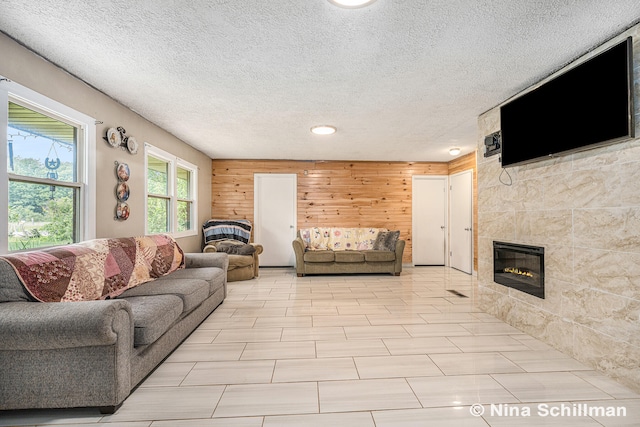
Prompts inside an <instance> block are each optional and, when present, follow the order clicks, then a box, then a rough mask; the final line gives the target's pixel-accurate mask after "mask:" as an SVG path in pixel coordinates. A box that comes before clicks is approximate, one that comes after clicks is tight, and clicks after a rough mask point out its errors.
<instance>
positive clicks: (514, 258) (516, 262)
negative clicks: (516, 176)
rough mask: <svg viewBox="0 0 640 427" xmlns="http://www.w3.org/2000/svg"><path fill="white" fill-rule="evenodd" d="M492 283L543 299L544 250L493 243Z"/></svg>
mask: <svg viewBox="0 0 640 427" xmlns="http://www.w3.org/2000/svg"><path fill="white" fill-rule="evenodd" d="M493 281H494V282H496V283H499V284H501V285H503V286H508V287H510V288H513V289H517V290H519V291H522V292H526V293H528V294H530V295H533V296H536V297H538V298H542V299H544V248H542V247H539V246H527V245H519V244H516V243H505V242H495V241H494V242H493Z"/></svg>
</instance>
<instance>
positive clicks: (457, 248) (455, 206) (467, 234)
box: [449, 171, 473, 274]
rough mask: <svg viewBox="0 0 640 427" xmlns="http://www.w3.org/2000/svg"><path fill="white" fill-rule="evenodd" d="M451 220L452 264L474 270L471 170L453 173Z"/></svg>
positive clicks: (467, 271)
mask: <svg viewBox="0 0 640 427" xmlns="http://www.w3.org/2000/svg"><path fill="white" fill-rule="evenodd" d="M449 190H450V201H451V210H450V213H451V216H450V222H449V228H450V230H449V236H450V241H449V244H450V246H449V247H450V249H449V250H450V252H449V255H450V265H451V267H453V268H455V269H458V270H460V271H464V272H465V273H468V274H471V273H472V272H473V229H472V225H473V206H472V204H473V175H472V173H471V171H465V172H460V173H458V174H455V175H451V186H450V188H449Z"/></svg>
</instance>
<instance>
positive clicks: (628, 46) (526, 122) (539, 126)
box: [500, 37, 635, 167]
mask: <svg viewBox="0 0 640 427" xmlns="http://www.w3.org/2000/svg"><path fill="white" fill-rule="evenodd" d="M633 115H634V113H633V43H632V38H631V37H629V38H627V39H626V40H624V41H623V42H621V43H619V44H617V45H615V46H613V47H611V48H609V49H607V50H605V51H603V52H602V53H599V54H598V55H596V56H594V57H593V58H590V59H589V60H587V61H585V62H583V63H581V64H579V65H577V66H576V67H574V68H571V69H569V70H568V71H566V72H564V73H562V74H560V75H559V76H557V77H555V78H553V79H551V80H549V81H548V82H546V83H544V84H542V85H540V86H539V87H537V88H536V89H533V90H531V91H529V92H527V93H525V94H524V95H522V96H520V97H518V98H516V99H514V100H512V101H510V102H508V103H506V104H504V105H503V106H501V107H500V128H501V140H502V141H501V145H502V166H503V167H507V166H516V165H521V164H525V163H530V162H533V161H536V160H541V159H544V158H549V157H554V156H557V155H562V154H568V153H571V152H575V151H579V150H584V149H588V148H594V147H599V146H602V145H605V144H610V143H613V142H617V141H622V140H624V139H628V138H632V137H633V136H634V130H635V125H634V118H633Z"/></svg>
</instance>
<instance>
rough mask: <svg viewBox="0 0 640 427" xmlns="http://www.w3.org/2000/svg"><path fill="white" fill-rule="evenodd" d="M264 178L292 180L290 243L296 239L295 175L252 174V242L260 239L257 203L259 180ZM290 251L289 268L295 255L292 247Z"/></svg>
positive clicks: (296, 191) (296, 180) (296, 199)
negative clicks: (291, 228) (286, 178)
mask: <svg viewBox="0 0 640 427" xmlns="http://www.w3.org/2000/svg"><path fill="white" fill-rule="evenodd" d="M265 177H289V178H293V189H294V192H293V195H292V196H293V212H292V217H293V224H292V225H293V230H292V236H293V237H292V238H291V241H292V242H293V240H294V239H295V237H296V233H297V227H298V174H295V173H254V174H253V233H254V234H253V237H254V242H256V243H260V237H261V235H262V230H261V227H262V224H261V221H260V220H261V218H260V203H259V191H258V187H259V181H260V179H261V178H265ZM290 249H291V257H292V258H291V259H292V264H291V267H295V254H294V252H293V247H291V248H290Z"/></svg>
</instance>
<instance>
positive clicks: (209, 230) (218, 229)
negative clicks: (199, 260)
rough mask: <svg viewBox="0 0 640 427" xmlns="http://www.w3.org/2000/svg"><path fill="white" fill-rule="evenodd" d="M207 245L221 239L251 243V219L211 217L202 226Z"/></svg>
mask: <svg viewBox="0 0 640 427" xmlns="http://www.w3.org/2000/svg"><path fill="white" fill-rule="evenodd" d="M202 231H203V232H204V244H205V246H206V245H208V244H209V243H212V242H218V241H220V240H237V241H238V242H242V243H249V240H250V239H251V221H249V220H247V219H236V220H229V219H210V220H209V221H207V222H205V223H204V225H203V226H202Z"/></svg>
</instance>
